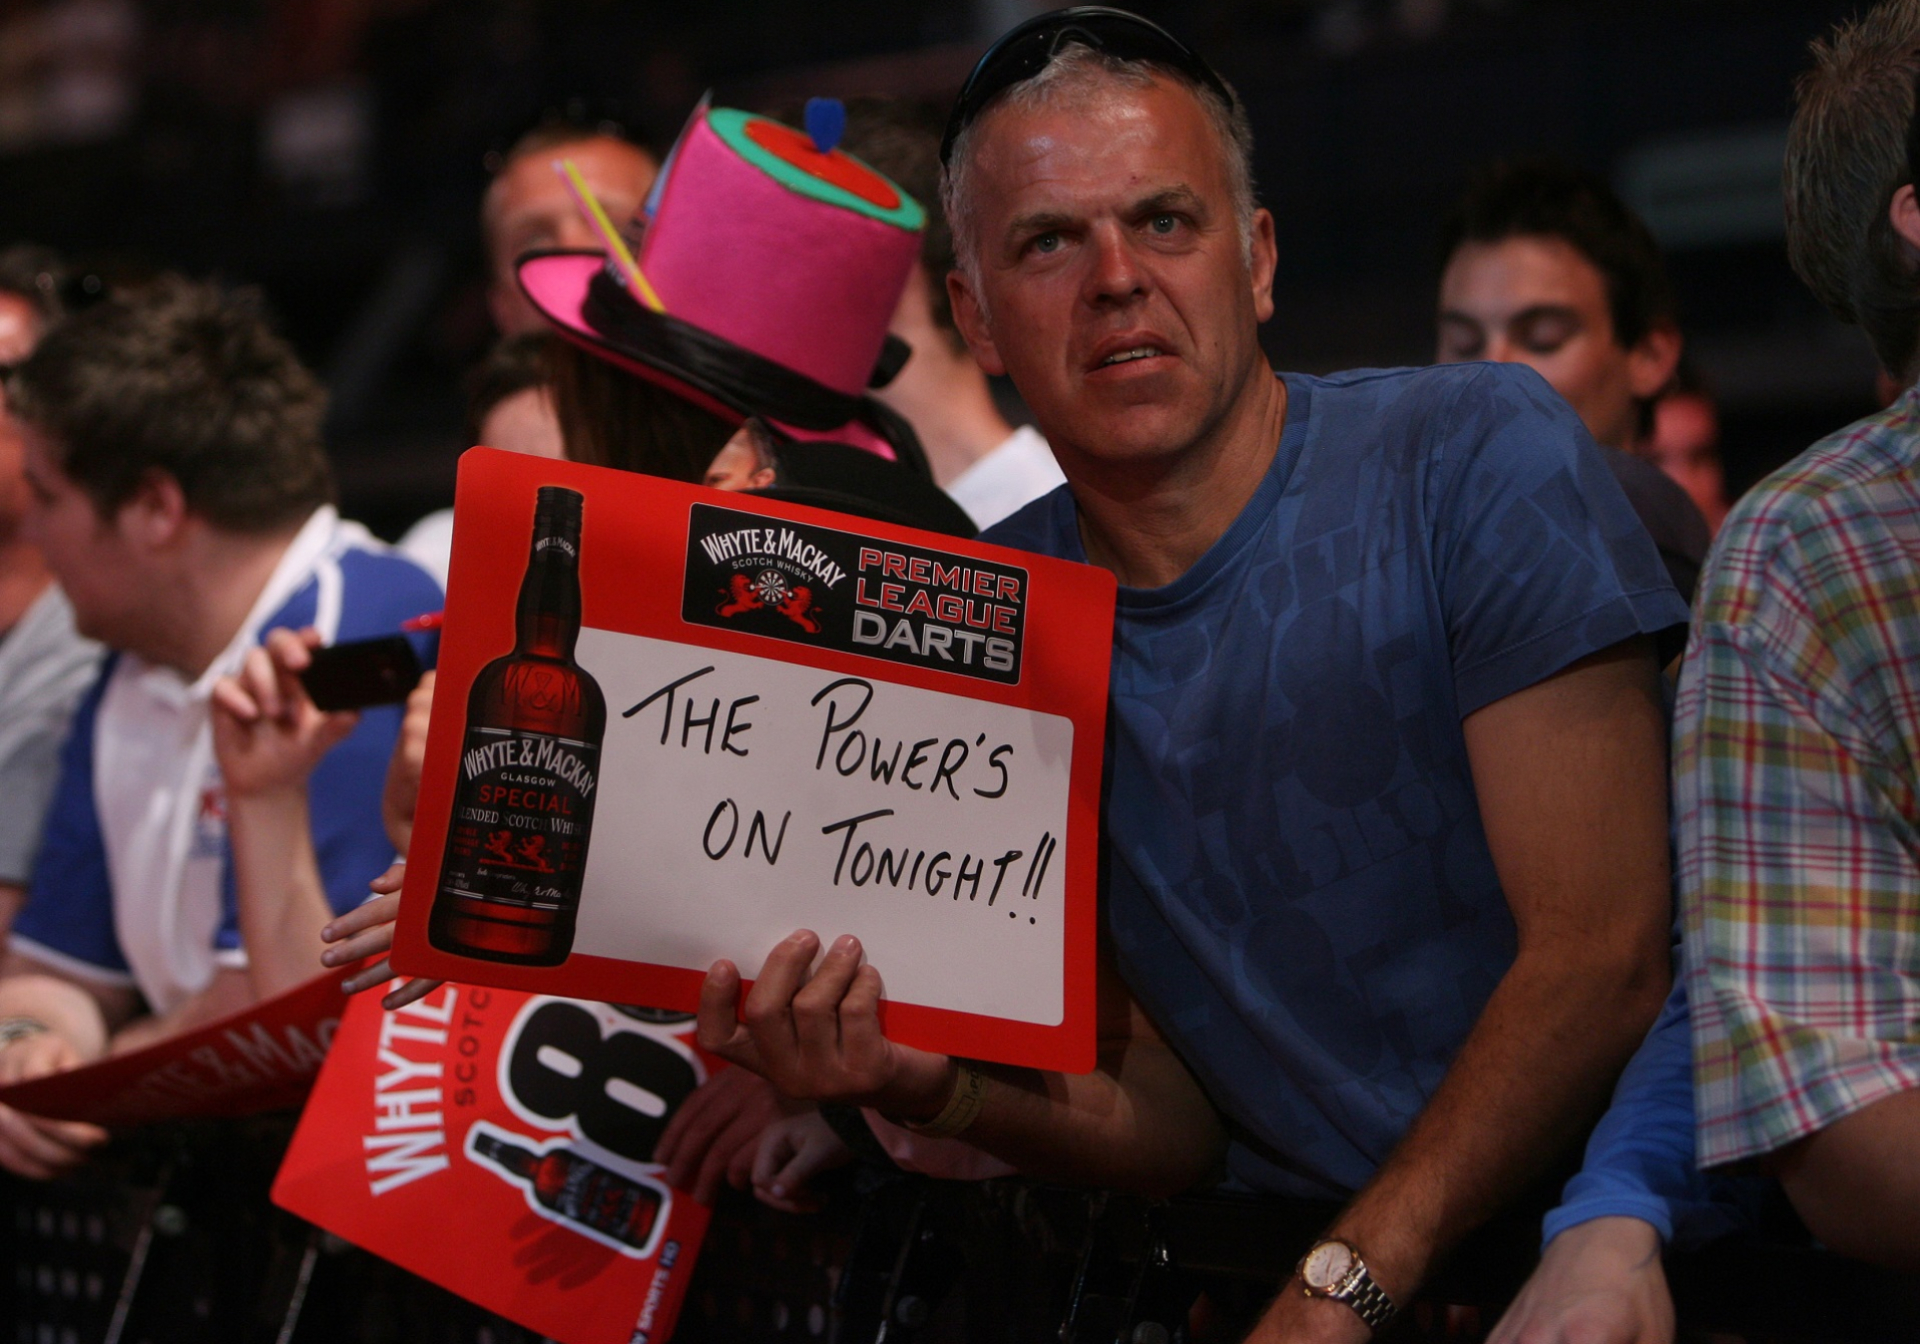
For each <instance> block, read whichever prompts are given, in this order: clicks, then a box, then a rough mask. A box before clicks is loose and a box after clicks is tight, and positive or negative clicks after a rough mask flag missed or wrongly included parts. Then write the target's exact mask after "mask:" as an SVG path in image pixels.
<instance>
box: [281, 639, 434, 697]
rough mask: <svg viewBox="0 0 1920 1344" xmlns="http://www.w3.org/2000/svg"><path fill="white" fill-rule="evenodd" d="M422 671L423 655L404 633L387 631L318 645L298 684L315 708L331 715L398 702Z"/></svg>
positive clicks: (415, 682)
mask: <svg viewBox="0 0 1920 1344" xmlns="http://www.w3.org/2000/svg"><path fill="white" fill-rule="evenodd" d="M420 671H421V668H420V655H419V654H417V653H415V652H414V650H413V644H412V643H411V642H410V641H409V640H408V639H407V637H406V636H405V635H383V636H381V637H380V638H379V639H356V640H351V641H349V642H348V643H345V644H329V645H328V646H327V647H325V648H321V649H315V650H314V651H313V662H312V663H311V664H309V665H308V667H307V670H306V671H304V672H302V673H301V674H300V684H301V685H303V686H305V687H306V688H307V696H308V698H309V699H311V700H312V701H313V703H314V704H315V705H316V706H318V707H319V708H321V709H324V710H326V711H327V712H328V713H332V712H333V711H335V710H341V709H365V708H367V707H368V706H369V705H392V704H398V703H399V702H400V701H402V700H405V699H406V698H407V692H409V691H411V690H412V689H413V688H414V687H415V686H417V685H419V684H420Z"/></svg>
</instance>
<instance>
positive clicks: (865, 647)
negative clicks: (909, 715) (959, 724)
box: [680, 504, 1027, 685]
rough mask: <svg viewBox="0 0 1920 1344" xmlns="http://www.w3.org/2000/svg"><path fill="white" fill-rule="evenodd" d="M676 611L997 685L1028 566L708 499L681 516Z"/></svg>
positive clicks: (1016, 663) (1010, 656) (721, 625)
mask: <svg viewBox="0 0 1920 1344" xmlns="http://www.w3.org/2000/svg"><path fill="white" fill-rule="evenodd" d="M687 521H688V527H687V568H686V586H685V588H684V589H683V590H682V592H681V604H680V617H681V619H682V620H684V621H686V622H688V623H689V624H692V625H705V626H710V627H715V628H718V629H722V630H734V631H738V632H739V633H741V634H748V635H756V636H760V637H763V638H767V639H784V640H788V641H791V642H793V643H796V644H808V645H811V646H813V647H815V648H830V649H838V650H840V651H841V652H843V653H851V654H858V655H860V656H861V657H865V658H879V659H883V660H885V661H887V662H890V663H909V664H912V665H913V666H916V667H922V668H926V669H928V670H930V671H937V672H950V673H953V674H954V675H956V676H963V677H979V678H981V679H983V680H987V681H997V682H1001V683H1002V684H1004V685H1015V684H1017V683H1018V682H1019V680H1020V649H1021V643H1022V640H1023V638H1024V631H1025V628H1026V615H1027V597H1026V593H1027V571H1026V570H1024V569H1021V568H1020V567H1019V566H1017V565H1008V564H1003V563H1001V562H999V561H997V560H992V559H988V558H985V557H981V556H971V555H960V554H957V553H955V552H951V551H946V550H938V549H934V548H931V547H927V546H922V545H918V544H916V543H914V542H912V541H904V540H902V541H888V540H883V539H881V538H879V537H874V536H869V535H864V534H861V533H856V532H843V531H840V530H839V529H837V528H830V527H821V526H819V525H818V524H815V523H802V522H788V521H784V520H782V519H779V518H775V517H771V516H769V515H766V514H759V513H747V512H745V511H743V510H740V509H729V508H724V507H722V506H720V505H715V504H695V505H694V506H693V508H692V510H691V513H690V516H689V517H688V520H687Z"/></svg>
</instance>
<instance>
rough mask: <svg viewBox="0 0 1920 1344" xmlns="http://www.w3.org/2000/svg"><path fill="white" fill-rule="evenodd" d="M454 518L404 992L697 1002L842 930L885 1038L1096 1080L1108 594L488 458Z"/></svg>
mask: <svg viewBox="0 0 1920 1344" xmlns="http://www.w3.org/2000/svg"><path fill="white" fill-rule="evenodd" d="M455 518H456V523H455V532H454V547H453V564H452V576H451V582H450V584H449V600H448V607H447V618H446V624H445V627H444V630H443V636H442V644H441V654H440V673H439V683H438V686H439V689H438V692H437V695H436V704H435V710H436V712H435V714H434V716H433V722H432V725H431V728H430V730H429V733H428V741H427V754H426V766H425V775H424V779H423V784H422V791H421V798H420V805H419V811H418V817H417V824H416V827H415V830H414V845H413V849H412V852H411V853H410V855H409V863H408V868H407V886H406V899H405V900H404V901H403V902H402V903H401V917H400V926H399V929H398V933H397V937H396V941H395V945H394V950H393V964H394V967H395V969H396V970H397V971H400V972H403V973H405V974H409V975H421V976H430V977H433V978H436V979H444V980H452V981H459V982H462V983H483V984H493V985H500V986H503V987H507V988H512V989H519V990H526V991H531V992H539V993H553V994H566V995H570V996H577V997H580V998H586V999H606V1000H613V999H618V1000H621V1001H624V1002H634V1001H638V1002H645V1003H650V1004H658V1005H661V1006H663V1007H669V1008H678V1009H692V1008H693V1007H695V1006H696V1004H697V1000H698V992H699V986H700V983H701V981H702V979H703V977H704V976H705V973H706V971H707V968H708V967H709V966H710V965H712V963H713V962H714V961H715V960H718V959H719V958H721V957H725V958H728V959H730V960H732V961H733V962H734V963H735V964H736V965H737V966H739V968H740V969H741V971H742V972H743V973H744V974H745V975H748V976H751V975H753V974H754V973H756V972H757V971H758V969H759V966H760V963H761V960H762V959H763V958H764V957H765V956H766V954H767V953H768V952H770V951H771V950H772V949H773V948H774V946H775V945H776V944H778V943H779V942H780V941H781V940H782V939H784V938H785V937H786V936H787V935H788V934H790V933H792V932H793V931H794V930H795V929H796V928H800V927H806V928H811V929H813V930H814V931H815V932H816V933H818V934H819V935H820V936H821V938H822V940H823V941H825V942H830V941H831V940H832V939H834V938H835V937H837V936H839V935H841V934H843V933H852V934H854V935H856V936H858V937H859V938H860V940H861V942H862V945H863V946H864V947H865V949H866V953H867V956H868V958H869V959H870V960H871V961H872V962H873V964H874V965H875V966H876V967H878V968H879V970H880V972H881V974H882V975H883V976H884V977H885V984H886V994H887V1002H886V1003H885V1004H884V1005H883V1009H882V1011H883V1013H884V1015H885V1024H886V1029H887V1032H888V1035H889V1036H890V1037H892V1038H893V1039H895V1040H898V1041H901V1042H903V1043H905V1044H910V1045H916V1046H920V1047H922V1048H925V1049H930V1050H937V1051H942V1052H946V1053H953V1054H961V1055H966V1056H969V1057H974V1058H985V1059H995V1060H1001V1061H1005V1062H1008V1063H1016V1064H1024V1065H1029V1066H1033V1067H1039V1068H1048V1069H1064V1070H1069V1071H1084V1070H1086V1069H1089V1068H1091V1067H1093V1062H1094V989H1093V986H1094V928H1095V914H1094V907H1095V895H1094V888H1095V872H1096V866H1097V855H1096V837H1097V817H1098V807H1099V787H1100V765H1101V751H1102V747H1103V739H1104V732H1105V715H1106V698H1107V670H1108V661H1109V656H1110V650H1111V643H1112V628H1113V602H1114V581H1113V577H1112V575H1110V574H1108V573H1107V572H1106V571H1104V570H1099V569H1095V568H1093V567H1091V566H1087V565H1077V564H1069V563H1067V562H1064V561H1059V560H1053V559H1049V558H1046V557H1042V556H1036V555H1029V554H1026V553H1023V552H1019V551H1012V550H1008V549H1005V548H1002V547H996V546H986V545H980V544H977V543H972V542H962V541H958V540H955V539H953V538H950V537H944V536H937V535H934V534H931V533H926V532H919V531H915V530H912V529H908V528H901V527H893V526H890V525H886V524H882V523H875V522H868V521H864V520H859V519H854V518H849V517H847V516H845V515H842V514H836V513H830V512H826V511H823V510H819V509H812V508H807V507H804V506H800V505H792V504H782V503H775V502H772V501H765V500H760V499H756V498H754V497H752V496H747V495H738V494H723V493H720V492H718V491H713V490H707V489H703V488H700V487H697V486H691V485H684V484H680V483H677V482H672V481H665V480H660V479H658V478H654V477H649V476H642V475H638V474H634V473H629V472H619V471H610V470H606V469H601V468H594V467H585V466H580V465H578V464H574V463H566V462H555V461H550V460H545V459H539V458H532V457H527V456H523V455H520V454H514V453H500V452H494V451H492V450H489V449H478V448H477V449H474V450H473V451H471V452H469V453H468V454H467V455H466V456H465V457H464V458H463V459H462V462H461V470H460V484H459V492H458V497H457V501H456V506H455Z"/></svg>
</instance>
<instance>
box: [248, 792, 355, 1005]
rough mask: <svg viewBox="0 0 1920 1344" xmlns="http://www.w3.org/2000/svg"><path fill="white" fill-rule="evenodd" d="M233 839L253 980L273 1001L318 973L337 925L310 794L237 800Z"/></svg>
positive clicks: (259, 994)
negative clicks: (328, 932) (330, 927)
mask: <svg viewBox="0 0 1920 1344" xmlns="http://www.w3.org/2000/svg"><path fill="white" fill-rule="evenodd" d="M228 834H229V837H230V842H231V844H232V847H233V876H234V886H235V888H236V891H237V893H238V901H239V907H240V939H241V942H242V944H243V945H244V946H245V948H246V949H247V975H248V979H249V981H250V982H251V983H252V986H253V992H254V995H255V996H256V997H258V998H263V999H265V998H271V997H272V996H273V995H275V994H279V993H281V992H283V991H285V990H288V989H291V988H292V987H293V986H295V985H297V984H300V983H302V982H303V981H306V980H310V979H312V978H313V977H314V976H315V975H317V974H318V973H319V970H320V949H321V947H322V946H323V944H322V943H321V941H320V930H321V929H322V928H324V927H325V926H326V924H327V921H328V920H330V919H331V918H333V910H332V908H331V907H330V906H329V905H328V904H327V896H326V889H325V887H324V886H323V885H322V883H321V880H320V868H319V864H318V862H317V861H316V860H315V858H314V853H313V834H312V829H311V822H310V820H309V814H308V808H307V795H306V790H305V788H304V787H298V788H289V789H277V790H274V791H272V792H269V793H262V794H260V795H257V796H252V797H245V798H235V799H234V800H233V801H232V804H231V815H230V817H229V821H228Z"/></svg>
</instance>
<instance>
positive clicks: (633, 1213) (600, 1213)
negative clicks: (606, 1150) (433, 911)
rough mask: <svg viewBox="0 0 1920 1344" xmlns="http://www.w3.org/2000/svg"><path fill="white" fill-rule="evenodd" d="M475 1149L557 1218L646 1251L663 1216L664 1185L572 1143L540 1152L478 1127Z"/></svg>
mask: <svg viewBox="0 0 1920 1344" xmlns="http://www.w3.org/2000/svg"><path fill="white" fill-rule="evenodd" d="M468 1143H469V1146H470V1147H471V1148H472V1150H473V1155H474V1156H475V1157H477V1158H481V1159H483V1160H485V1161H486V1162H488V1163H491V1164H492V1165H493V1166H495V1167H497V1168H499V1170H500V1171H501V1172H502V1173H503V1174H504V1175H505V1176H506V1177H507V1179H509V1180H511V1181H512V1182H513V1183H514V1184H516V1185H519V1186H522V1187H523V1188H525V1189H526V1190H528V1191H529V1192H531V1193H532V1195H533V1197H534V1199H536V1200H538V1201H539V1203H540V1204H541V1206H542V1207H544V1208H547V1209H550V1210H552V1211H553V1212H554V1213H555V1214H557V1215H558V1216H559V1220H560V1221H563V1222H569V1223H572V1224H574V1225H575V1226H577V1227H579V1228H581V1229H583V1230H585V1231H586V1232H588V1233H590V1234H593V1235H595V1236H596V1237H598V1238H600V1239H604V1240H608V1241H613V1242H617V1243H619V1244H620V1245H621V1246H623V1247H631V1248H632V1249H633V1250H634V1251H635V1252H640V1253H644V1252H645V1251H646V1249H647V1242H648V1239H649V1238H650V1237H652V1235H653V1225H654V1224H655V1223H656V1222H658V1221H659V1218H660V1207H661V1199H660V1191H658V1190H656V1189H654V1188H653V1187H652V1186H651V1185H643V1184H642V1183H641V1182H639V1181H636V1180H633V1179H631V1178H630V1177H626V1176H622V1175H621V1174H620V1173H619V1172H617V1171H610V1170H608V1169H607V1168H606V1167H603V1166H601V1165H600V1164H599V1163H598V1162H595V1161H594V1160H593V1159H592V1158H589V1157H583V1156H581V1155H580V1154H579V1153H576V1152H574V1151H573V1150H572V1149H571V1148H566V1147H560V1148H549V1149H548V1150H547V1151H546V1152H544V1153H536V1152H534V1151H533V1150H532V1149H530V1148H522V1147H521V1146H520V1145H519V1144H517V1143H509V1142H508V1141H507V1140H505V1139H503V1138H500V1137H499V1136H498V1135H495V1134H488V1133H484V1132H476V1133H475V1134H474V1135H473V1137H472V1138H471V1139H470V1140H469V1141H468Z"/></svg>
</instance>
